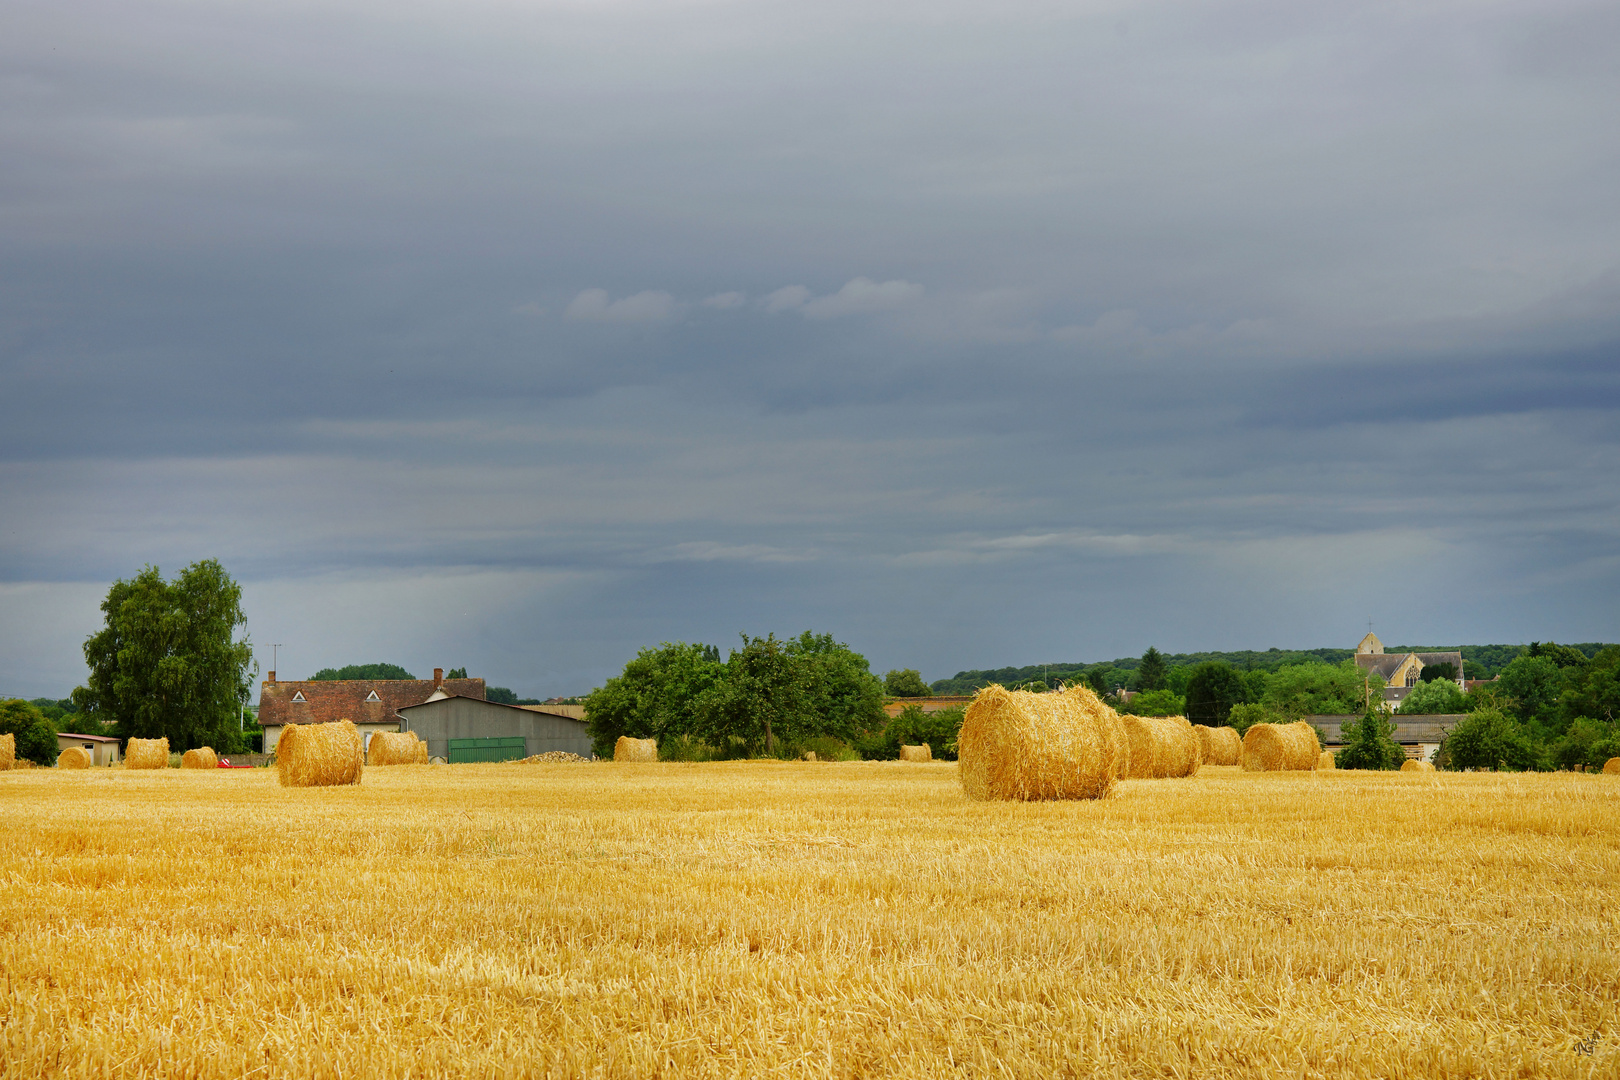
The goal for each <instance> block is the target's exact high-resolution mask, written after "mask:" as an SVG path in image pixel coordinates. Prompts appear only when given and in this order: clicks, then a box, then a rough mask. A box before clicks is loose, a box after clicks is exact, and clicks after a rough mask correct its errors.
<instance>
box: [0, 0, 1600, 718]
mask: <svg viewBox="0 0 1620 1080" xmlns="http://www.w3.org/2000/svg"><path fill="white" fill-rule="evenodd" d="M0 25H3V27H4V33H0V375H3V381H4V393H3V394H0V512H3V517H4V523H5V524H4V529H3V531H0V613H3V615H0V692H5V693H20V694H26V695H28V696H34V695H36V694H60V693H65V692H66V691H67V690H68V689H70V688H71V687H72V686H73V685H75V684H76V683H78V682H80V681H82V678H83V664H82V656H81V654H80V652H79V645H80V643H81V642H82V641H83V639H84V637H85V636H87V635H88V634H90V633H91V632H93V631H94V629H95V628H96V626H97V612H96V610H95V605H96V603H97V602H98V601H99V598H100V596H101V595H103V594H104V593H105V590H106V586H107V584H108V583H109V582H110V581H111V580H112V579H114V578H116V577H127V576H129V575H130V574H131V573H133V572H135V571H137V570H138V569H139V568H140V567H141V566H142V565H144V564H147V563H154V564H157V565H159V566H160V567H162V568H163V569H164V570H165V571H166V572H169V571H173V570H177V569H179V567H180V566H181V565H183V564H185V563H188V562H190V561H193V560H195V559H198V558H209V557H217V558H219V559H221V560H222V561H223V562H224V563H225V565H226V567H227V569H229V570H230V571H231V572H232V573H233V574H235V575H236V576H237V578H238V579H239V580H240V581H242V583H243V585H244V588H245V593H246V602H247V607H248V613H249V617H250V624H249V631H250V633H251V634H252V637H253V640H254V642H255V644H256V646H257V647H258V649H259V653H260V663H261V666H262V667H264V668H268V667H269V666H270V658H269V655H268V649H267V647H266V646H267V645H268V644H269V643H272V642H275V643H280V644H281V646H282V648H281V650H280V660H279V664H280V667H281V669H282V673H283V674H284V675H287V676H303V675H307V674H309V673H310V672H312V671H314V670H315V669H317V668H319V667H323V666H328V665H340V664H344V663H353V662H363V661H371V660H388V661H392V662H396V663H402V664H404V665H405V666H407V667H410V668H412V669H413V670H416V671H418V672H419V673H420V672H421V671H423V670H426V669H428V668H431V667H432V666H434V665H436V664H437V665H440V666H446V667H449V666H461V665H466V666H468V667H469V668H470V669H471V670H472V673H473V674H475V675H478V674H482V675H484V676H486V677H487V678H489V679H490V680H491V681H492V682H494V683H497V684H501V685H509V686H512V687H514V688H516V689H518V690H519V691H520V692H521V693H525V694H535V695H551V694H565V693H576V692H583V691H585V690H588V689H589V688H590V687H591V686H593V685H596V684H597V683H599V682H600V681H601V680H602V679H603V678H604V677H606V676H607V675H609V674H611V673H613V672H614V671H616V670H617V669H618V668H619V667H620V666H621V665H622V664H623V662H624V660H625V659H626V658H627V657H628V656H629V655H631V654H633V653H634V651H635V649H636V648H638V647H640V646H644V645H649V644H655V643H657V642H658V641H661V640H677V639H680V640H702V641H708V642H714V643H717V644H720V645H721V646H722V647H726V646H729V645H730V644H731V643H733V642H735V641H736V637H735V635H736V634H737V632H738V631H743V630H746V631H749V632H751V633H764V632H766V631H768V630H774V631H777V632H778V633H793V632H797V631H799V630H802V629H805V628H813V629H816V630H818V631H826V632H831V633H833V634H835V635H836V636H838V637H839V638H840V639H842V640H846V641H848V642H849V643H850V644H851V645H852V646H854V647H855V648H857V649H859V650H861V651H863V652H864V653H866V654H867V655H868V657H869V658H871V660H872V661H873V663H874V666H876V667H877V668H878V670H880V671H881V670H883V669H885V668H888V667H902V666H903V667H916V668H919V669H921V670H922V671H923V673H924V676H925V677H926V678H929V679H935V678H940V677H942V676H946V675H950V674H952V673H954V672H955V671H956V670H958V669H960V668H964V667H980V666H992V665H1000V664H1008V663H1028V662H1041V661H1047V660H1095V659H1104V658H1111V657H1115V656H1120V655H1129V654H1137V653H1140V652H1141V651H1142V650H1143V649H1145V648H1146V647H1147V646H1148V645H1150V644H1152V645H1157V646H1158V647H1159V648H1161V649H1166V650H1180V649H1196V648H1251V647H1253V648H1266V647H1269V646H1272V645H1278V646H1295V647H1314V646H1321V645H1344V646H1348V645H1351V644H1353V643H1354V642H1355V641H1356V640H1357V639H1358V638H1359V636H1360V634H1361V633H1362V632H1364V630H1363V629H1358V627H1362V628H1364V626H1365V621H1366V620H1367V619H1368V618H1372V619H1374V620H1375V621H1376V625H1377V629H1378V632H1379V633H1380V635H1381V636H1382V637H1384V638H1385V640H1390V641H1402V642H1409V643H1429V644H1435V645H1441V644H1455V643H1465V642H1484V641H1522V640H1531V639H1556V640H1583V641H1584V640H1595V639H1607V640H1613V639H1614V638H1615V635H1616V625H1615V616H1614V610H1615V604H1614V598H1615V597H1616V595H1617V594H1620V589H1617V586H1620V513H1617V503H1620V485H1617V484H1616V483H1615V480H1614V477H1615V476H1616V475H1617V466H1620V452H1617V442H1620V426H1617V423H1616V421H1617V417H1620V213H1617V212H1616V211H1617V208H1616V205H1615V195H1614V191H1615V184H1614V176H1615V175H1616V171H1617V165H1620V12H1617V11H1616V9H1615V8H1614V6H1613V5H1605V4H1598V3H1537V4H1528V3H1523V4H1490V3H1486V4H1478V3H1469V4H1449V3H1434V4H1421V5H1411V4H1374V5H1362V6H1358V7H1355V8H1351V9H1333V10H1329V9H1313V8H1302V7H1300V6H1299V5H1294V4H1284V3H1249V4H1243V3H1239V4H1228V5H1219V6H1211V5H1206V4H1194V3H1190V2H1164V3H1117V4H1092V5H1084V6H1081V5H1069V4H1048V3H1031V4H1011V5H1006V4H997V5H982V4H965V3H951V2H948V0H947V2H944V3H938V2H936V3H929V4H906V3H899V4H888V5H877V6H873V5H857V4H844V3H836V2H835V3H827V4H815V5H802V4H786V3H748V4H743V3H724V2H690V3H687V2H677V0H668V2H647V3H642V2H615V3H602V4H586V3H533V4H510V3H479V2H472V3H462V4H453V5H452V4H444V3H433V2H429V3H422V4H416V5H400V4H381V3H343V2H337V3H326V4H320V5H296V4H293V5H289V4H285V3H277V4H270V3H255V2H248V3H242V4H234V5H229V6H224V7H208V6H203V7H199V6H197V5H191V4H179V3H136V4H124V3H120V4H113V3H96V2H88V3H72V4H45V3H34V2H28V0H24V2H21V3H15V4H12V5H10V6H9V7H8V9H7V13H6V14H5V15H4V16H0Z"/></svg>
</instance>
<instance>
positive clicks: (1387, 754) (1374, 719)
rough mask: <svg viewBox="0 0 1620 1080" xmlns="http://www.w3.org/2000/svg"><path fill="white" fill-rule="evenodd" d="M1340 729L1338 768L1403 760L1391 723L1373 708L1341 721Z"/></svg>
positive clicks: (1377, 766) (1388, 766)
mask: <svg viewBox="0 0 1620 1080" xmlns="http://www.w3.org/2000/svg"><path fill="white" fill-rule="evenodd" d="M1447 685H1450V684H1447ZM1452 689H1456V687H1455V686H1453V687H1452ZM1341 730H1342V731H1343V734H1344V742H1345V745H1344V749H1343V750H1340V751H1339V752H1338V753H1337V754H1335V755H1334V764H1335V765H1336V766H1337V767H1338V768H1341V769H1382V770H1389V769H1399V768H1400V767H1401V765H1402V764H1404V763H1405V761H1406V751H1405V750H1403V749H1401V744H1400V743H1398V742H1396V741H1395V724H1394V723H1393V722H1392V721H1389V720H1386V719H1384V717H1382V716H1380V715H1379V714H1378V713H1376V712H1369V713H1368V714H1367V715H1365V716H1363V717H1362V718H1361V719H1360V720H1353V721H1351V722H1349V723H1347V724H1345V725H1344V727H1343V728H1342V729H1341Z"/></svg>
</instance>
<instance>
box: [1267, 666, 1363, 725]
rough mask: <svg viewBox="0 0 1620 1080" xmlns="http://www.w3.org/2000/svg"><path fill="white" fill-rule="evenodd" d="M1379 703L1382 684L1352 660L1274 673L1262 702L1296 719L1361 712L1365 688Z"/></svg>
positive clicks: (1296, 667) (1297, 667)
mask: <svg viewBox="0 0 1620 1080" xmlns="http://www.w3.org/2000/svg"><path fill="white" fill-rule="evenodd" d="M1369 686H1370V687H1371V691H1372V699H1373V700H1374V701H1377V700H1378V694H1379V691H1380V690H1382V689H1383V686H1384V682H1383V680H1382V679H1380V678H1378V676H1376V675H1374V676H1371V677H1370V678H1368V679H1367V680H1366V681H1364V673H1363V672H1362V671H1361V669H1359V668H1357V667H1356V666H1355V662H1354V661H1353V660H1347V661H1345V662H1344V663H1342V664H1298V665H1295V666H1294V667H1286V668H1282V669H1280V670H1278V671H1276V672H1273V673H1272V675H1271V679H1270V680H1269V681H1268V682H1267V684H1266V693H1265V697H1264V698H1263V699H1262V703H1263V704H1265V705H1267V706H1269V707H1270V708H1271V710H1272V711H1273V712H1275V713H1278V714H1280V715H1282V716H1285V717H1289V718H1292V719H1298V718H1299V717H1302V716H1311V715H1313V714H1318V713H1321V714H1343V713H1362V712H1364V711H1365V710H1366V694H1367V687H1369Z"/></svg>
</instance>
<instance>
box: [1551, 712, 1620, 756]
mask: <svg viewBox="0 0 1620 1080" xmlns="http://www.w3.org/2000/svg"><path fill="white" fill-rule="evenodd" d="M1617 755H1620V724H1611V723H1604V722H1602V721H1600V720H1590V719H1588V718H1587V717H1584V716H1582V717H1577V718H1576V719H1575V720H1572V721H1571V722H1570V725H1569V728H1568V729H1567V730H1566V731H1565V732H1564V734H1563V735H1562V736H1561V737H1560V738H1559V739H1558V741H1557V742H1555V743H1553V744H1552V746H1551V747H1549V748H1548V756H1549V758H1550V759H1551V761H1552V764H1553V765H1554V766H1555V767H1557V768H1560V769H1573V768H1575V767H1576V766H1577V765H1585V766H1587V767H1588V768H1602V767H1603V763H1604V762H1605V761H1608V760H1609V759H1610V758H1611V757H1615V756H1617Z"/></svg>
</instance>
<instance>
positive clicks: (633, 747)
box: [613, 735, 658, 761]
mask: <svg viewBox="0 0 1620 1080" xmlns="http://www.w3.org/2000/svg"><path fill="white" fill-rule="evenodd" d="M613 760H614V761H657V760H658V740H657V739H632V738H631V737H630V736H628V735H620V736H619V741H618V742H616V743H614V744H613Z"/></svg>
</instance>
